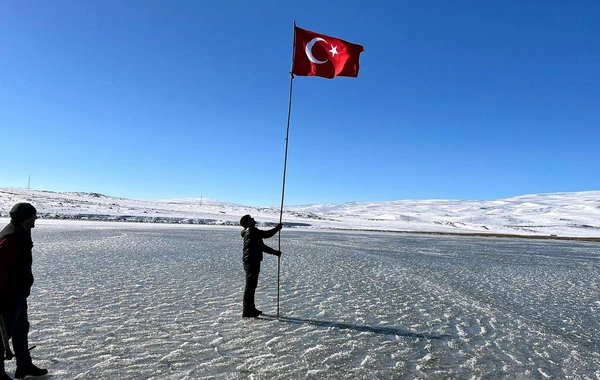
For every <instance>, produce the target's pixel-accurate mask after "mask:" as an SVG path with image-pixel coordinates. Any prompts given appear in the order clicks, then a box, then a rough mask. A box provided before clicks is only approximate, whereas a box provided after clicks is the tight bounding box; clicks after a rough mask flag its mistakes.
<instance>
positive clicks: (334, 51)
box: [329, 45, 338, 57]
mask: <svg viewBox="0 0 600 380" xmlns="http://www.w3.org/2000/svg"><path fill="white" fill-rule="evenodd" d="M329 52H330V53H331V56H332V57H335V55H336V54H338V52H337V46H333V45H331V50H329Z"/></svg>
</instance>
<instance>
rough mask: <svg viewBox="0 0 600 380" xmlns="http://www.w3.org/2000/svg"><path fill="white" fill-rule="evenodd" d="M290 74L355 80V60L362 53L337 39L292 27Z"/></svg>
mask: <svg viewBox="0 0 600 380" xmlns="http://www.w3.org/2000/svg"><path fill="white" fill-rule="evenodd" d="M294 35H295V41H294V63H293V65H292V73H293V74H295V75H299V76H318V77H324V78H330V79H332V78H335V77H336V76H344V77H357V76H358V58H359V56H360V53H362V52H363V51H364V50H365V49H364V48H363V47H362V46H360V45H356V44H353V43H351V42H348V41H344V40H340V39H339V38H335V37H330V36H326V35H324V34H319V33H315V32H311V31H309V30H305V29H301V28H298V27H297V26H294Z"/></svg>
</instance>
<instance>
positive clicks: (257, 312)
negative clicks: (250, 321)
mask: <svg viewBox="0 0 600 380" xmlns="http://www.w3.org/2000/svg"><path fill="white" fill-rule="evenodd" d="M261 314H262V311H260V310H256V309H254V310H250V311H245V310H244V311H243V312H242V317H243V318H256V317H258V316H259V315H261Z"/></svg>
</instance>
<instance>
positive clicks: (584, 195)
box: [0, 187, 600, 241]
mask: <svg viewBox="0 0 600 380" xmlns="http://www.w3.org/2000/svg"><path fill="white" fill-rule="evenodd" d="M17 202H30V203H32V204H33V205H34V206H36V208H37V209H38V215H39V216H40V218H42V219H46V220H82V221H110V222H128V223H131V222H137V223H151V224H189V225H215V226H238V225H239V219H240V217H241V216H242V215H245V214H251V215H252V216H254V217H255V218H256V220H257V221H259V223H260V224H261V225H262V226H263V227H269V226H273V225H275V224H277V223H278V222H279V219H280V210H279V208H277V207H253V206H243V205H238V204H234V203H228V202H223V201H217V200H212V199H206V198H204V199H202V198H200V199H197V198H190V199H170V200H159V201H143V200H132V199H124V198H116V197H110V196H106V195H102V194H97V193H57V192H51V191H41V190H30V189H19V188H1V187H0V217H8V211H9V210H10V208H11V207H12V206H13V205H14V204H15V203H17ZM283 222H284V224H285V225H286V226H287V227H288V228H306V229H316V230H325V231H340V230H347V231H357V232H361V231H379V232H394V233H417V234H441V235H466V236H485V237H490V236H491V237H518V238H538V239H556V240H563V239H568V240H582V241H600V191H586V192H574V193H553V194H532V195H524V196H518V197H512V198H506V199H499V200H492V201H460V200H399V201H390V202H360V203H358V202H349V203H344V204H321V205H305V206H286V207H285V208H284V210H283Z"/></svg>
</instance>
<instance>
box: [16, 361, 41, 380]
mask: <svg viewBox="0 0 600 380" xmlns="http://www.w3.org/2000/svg"><path fill="white" fill-rule="evenodd" d="M47 374H48V370H47V369H45V368H38V367H36V366H35V365H34V364H32V363H29V365H27V366H18V365H17V370H16V371H15V380H16V379H23V378H24V377H25V376H44V375H47Z"/></svg>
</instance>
